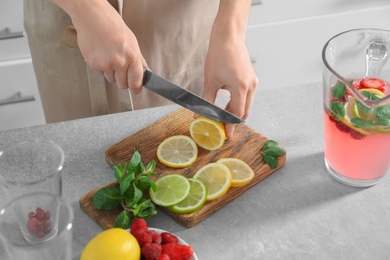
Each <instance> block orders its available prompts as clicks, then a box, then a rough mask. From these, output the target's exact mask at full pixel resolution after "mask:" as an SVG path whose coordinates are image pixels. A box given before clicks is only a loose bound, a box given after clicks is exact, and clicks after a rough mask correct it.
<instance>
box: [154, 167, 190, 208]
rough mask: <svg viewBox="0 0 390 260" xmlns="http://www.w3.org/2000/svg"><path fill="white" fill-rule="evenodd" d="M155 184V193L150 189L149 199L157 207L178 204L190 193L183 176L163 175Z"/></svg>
mask: <svg viewBox="0 0 390 260" xmlns="http://www.w3.org/2000/svg"><path fill="white" fill-rule="evenodd" d="M155 183H156V191H155V192H154V191H153V189H150V190H149V195H150V199H151V200H152V201H153V202H154V203H155V204H157V205H159V206H163V207H169V206H173V205H175V204H178V203H180V202H182V201H183V200H184V199H185V198H186V197H187V196H188V194H189V193H190V182H189V181H188V179H187V178H186V177H184V176H183V175H179V174H169V175H164V176H162V177H160V178H159V179H158V180H157V181H156V182H155Z"/></svg>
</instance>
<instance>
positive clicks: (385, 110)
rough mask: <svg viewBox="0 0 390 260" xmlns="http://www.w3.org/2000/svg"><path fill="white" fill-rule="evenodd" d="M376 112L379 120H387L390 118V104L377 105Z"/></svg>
mask: <svg viewBox="0 0 390 260" xmlns="http://www.w3.org/2000/svg"><path fill="white" fill-rule="evenodd" d="M374 113H375V116H376V118H378V121H379V122H387V121H389V120H390V105H383V106H380V107H377V108H375V110H374Z"/></svg>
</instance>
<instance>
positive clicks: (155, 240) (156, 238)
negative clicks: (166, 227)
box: [148, 230, 162, 245]
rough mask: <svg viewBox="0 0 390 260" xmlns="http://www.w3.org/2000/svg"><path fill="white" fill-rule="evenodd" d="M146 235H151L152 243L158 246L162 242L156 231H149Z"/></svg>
mask: <svg viewBox="0 0 390 260" xmlns="http://www.w3.org/2000/svg"><path fill="white" fill-rule="evenodd" d="M148 233H149V234H151V235H152V243H156V244H159V245H160V244H161V241H162V239H161V236H160V235H159V234H157V232H156V231H154V230H149V231H148Z"/></svg>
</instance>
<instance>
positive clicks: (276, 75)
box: [247, 0, 390, 89]
mask: <svg viewBox="0 0 390 260" xmlns="http://www.w3.org/2000/svg"><path fill="white" fill-rule="evenodd" d="M271 2H272V3H273V2H279V4H280V3H281V2H284V3H286V6H287V8H290V9H291V10H290V12H288V11H287V10H284V8H283V7H280V8H279V9H280V12H279V14H278V8H277V5H276V3H274V4H271ZM302 2H307V4H308V6H310V7H311V8H308V9H306V11H307V12H306V13H304V10H301V12H302V13H300V14H299V15H300V16H301V17H300V18H299V19H298V18H296V16H297V12H299V10H298V9H299V8H297V7H294V6H295V5H294V6H293V4H292V3H296V4H298V3H300V4H302ZM311 2H313V3H312V4H310V3H311ZM321 2H322V4H321ZM325 2H326V3H325ZM342 2H344V4H342V7H343V8H341V7H340V8H339V9H338V8H336V7H337V4H339V5H341V3H342ZM346 2H349V3H350V4H349V5H352V3H353V2H355V3H356V5H355V8H352V7H351V8H350V11H347V10H346V9H345V8H344V7H346V6H348V4H347V3H346ZM386 2H387V5H384V4H383V3H384V1H380V0H373V1H336V0H326V1H324V0H321V1H312V0H301V1H290V0H288V1H286V0H272V1H270V0H262V4H261V5H256V6H252V12H251V17H250V21H251V22H252V23H250V24H249V25H248V30H247V46H248V50H249V53H250V55H251V58H252V61H253V64H254V67H255V70H256V73H257V75H258V77H259V89H269V88H277V87H287V86H294V85H302V84H310V83H314V82H315V83H317V82H321V81H322V57H321V52H322V48H323V46H324V44H325V43H326V41H327V40H329V39H330V38H331V37H332V36H334V35H336V34H338V33H340V32H342V31H345V30H350V29H355V28H362V27H372V28H382V29H388V30H390V4H389V2H388V0H386ZM267 3H270V5H272V6H273V7H274V9H273V11H272V13H269V14H267V13H266V11H265V10H267V8H266V4H267ZM314 3H316V4H314ZM375 3H376V6H375ZM379 3H382V4H379ZM363 4H366V5H369V6H368V7H367V6H365V7H364V8H363V6H362V5H363ZM315 5H318V6H319V7H323V8H325V6H328V9H326V10H328V11H327V12H329V13H326V12H322V13H319V12H320V11H321V10H319V9H318V10H317V9H315V8H314V7H315ZM280 6H283V5H280ZM330 6H333V7H335V8H336V9H334V10H333V11H332V12H330ZM261 8H264V10H262V9H261ZM294 8H295V9H294ZM283 10H284V11H283ZM324 10H325V9H324ZM268 11H270V10H268ZM257 12H258V13H257ZM281 13H283V17H281V18H280V19H281V20H278V21H271V19H272V18H273V15H272V14H274V15H275V17H277V16H278V15H279V16H281V15H282V14H281ZM261 14H267V15H266V17H261ZM267 19H268V20H267ZM256 20H258V21H260V20H262V22H257V21H256ZM254 21H256V23H253V22H254Z"/></svg>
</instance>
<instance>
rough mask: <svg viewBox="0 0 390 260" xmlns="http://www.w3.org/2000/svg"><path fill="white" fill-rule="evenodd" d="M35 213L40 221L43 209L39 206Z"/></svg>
mask: <svg viewBox="0 0 390 260" xmlns="http://www.w3.org/2000/svg"><path fill="white" fill-rule="evenodd" d="M35 214H36V218H37V219H38V220H39V221H42V220H43V219H44V218H45V211H44V210H43V209H41V208H37V209H36V211H35Z"/></svg>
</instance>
